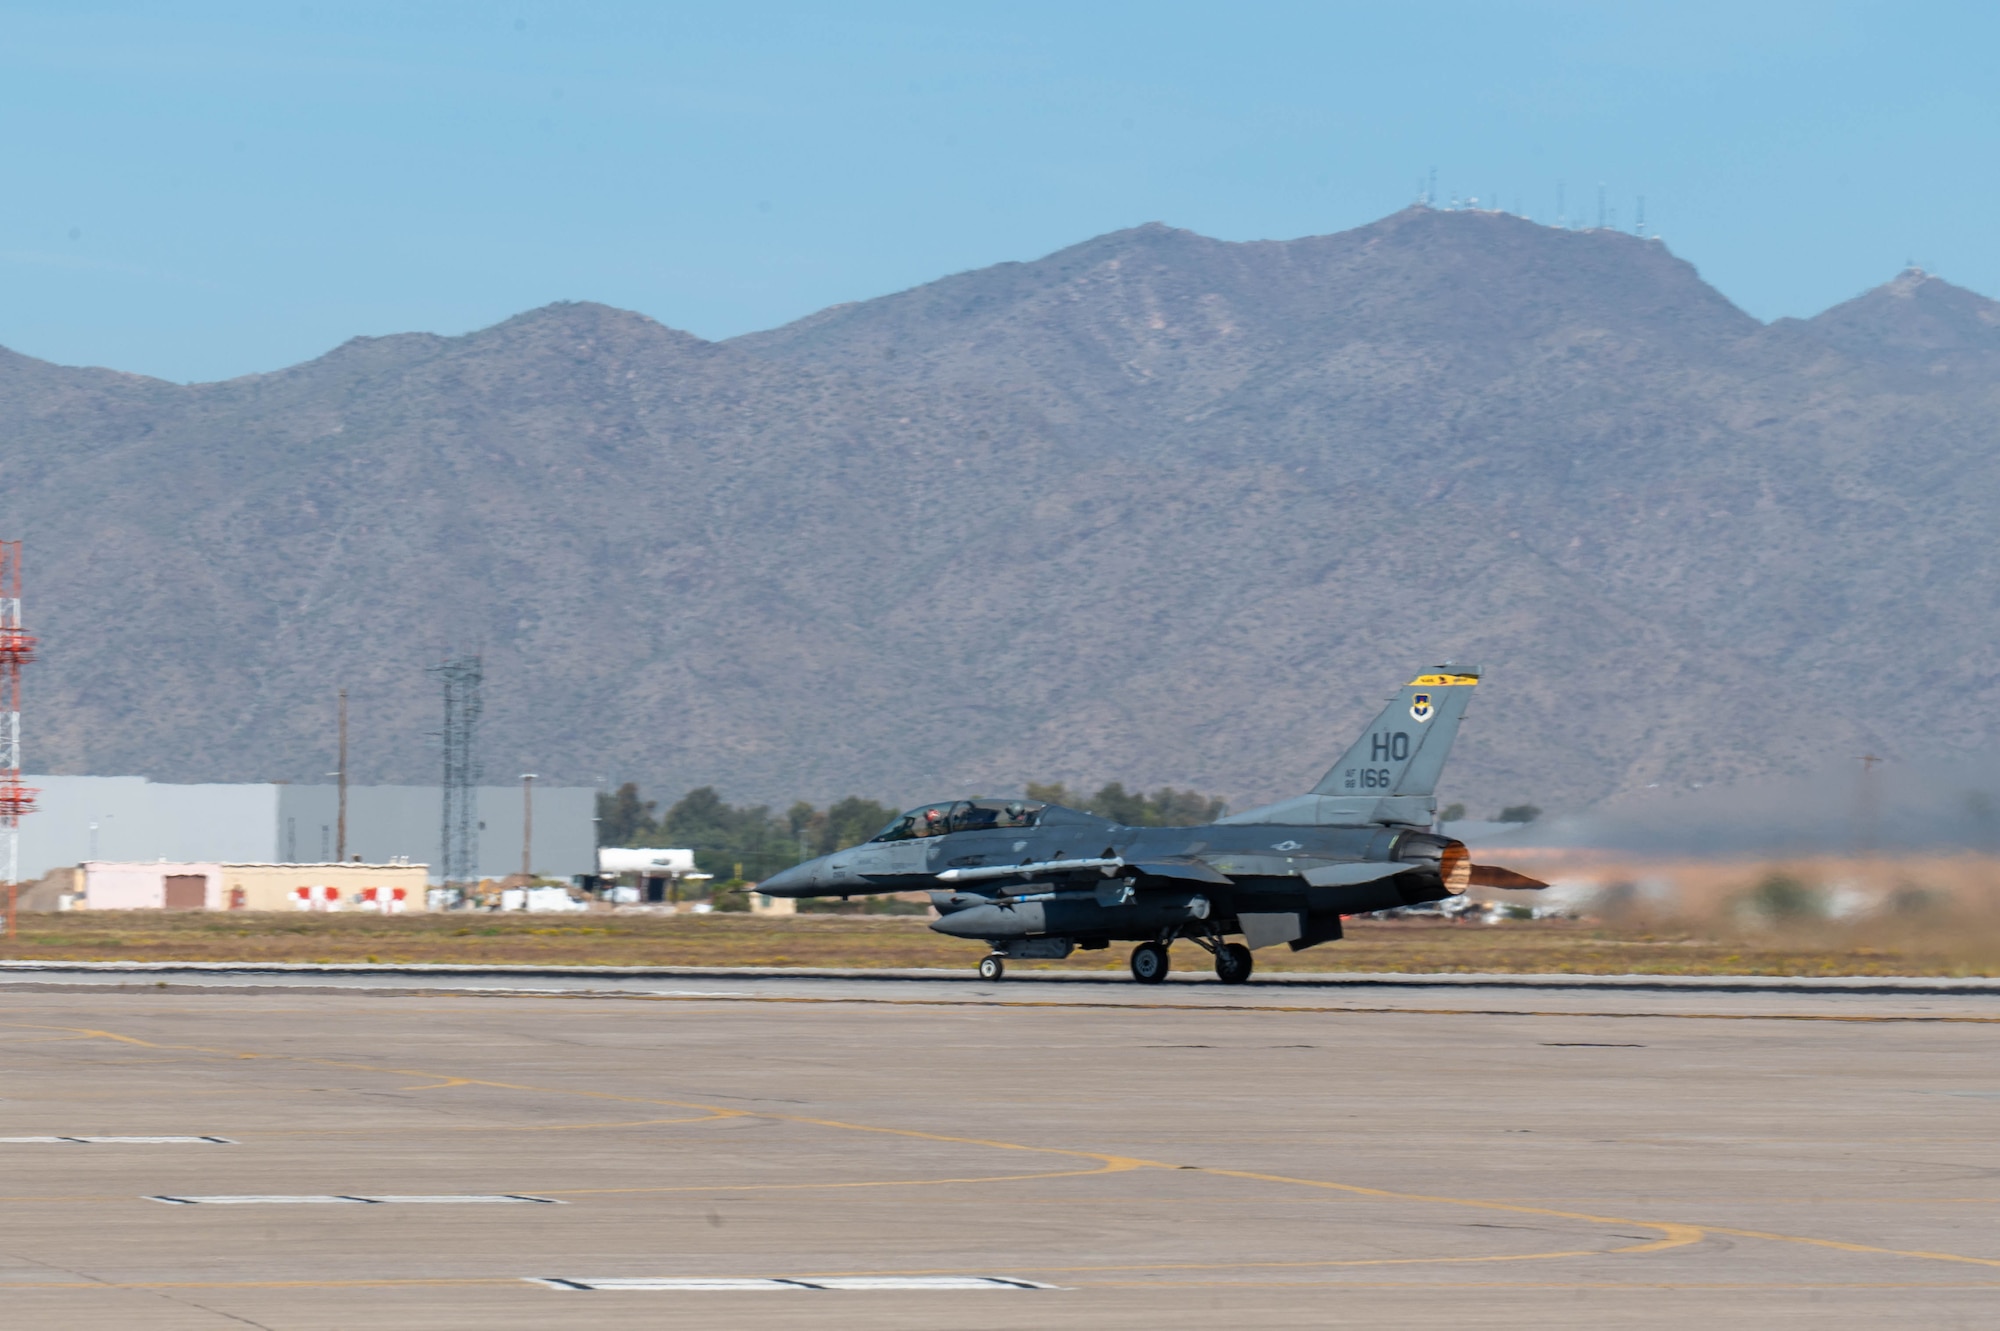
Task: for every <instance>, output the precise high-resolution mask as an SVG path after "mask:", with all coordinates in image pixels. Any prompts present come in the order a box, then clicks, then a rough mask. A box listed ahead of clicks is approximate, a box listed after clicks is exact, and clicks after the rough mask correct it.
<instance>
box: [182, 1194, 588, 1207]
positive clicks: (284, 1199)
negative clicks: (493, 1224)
mask: <svg viewBox="0 0 2000 1331" xmlns="http://www.w3.org/2000/svg"><path fill="white" fill-rule="evenodd" d="M145 1200H147V1201H149V1202H167V1203H169V1204H171V1205H174V1206H317V1205H325V1204H332V1203H340V1202H352V1203H356V1204H358V1205H362V1206H370V1205H374V1206H477V1205H481V1204H485V1203H493V1202H528V1203H531V1204H534V1205H540V1206H566V1205H568V1203H566V1202H559V1201H557V1200H556V1199H555V1198H553V1197H529V1196H525V1195H523V1194H519V1193H512V1192H498V1193H467V1194H463V1195H446V1196H438V1197H419V1196H408V1195H397V1194H391V1193H378V1194H374V1195H371V1196H362V1195H361V1194H359V1193H342V1194H340V1195H337V1196H336V1195H331V1194H328V1195H312V1194H306V1195H303V1196H280V1195H278V1194H275V1193H270V1194H265V1193H245V1194H241V1195H230V1196H220V1197H148V1198H146V1199H145Z"/></svg>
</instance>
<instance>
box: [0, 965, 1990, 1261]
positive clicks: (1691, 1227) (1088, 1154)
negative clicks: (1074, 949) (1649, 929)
mask: <svg viewBox="0 0 2000 1331" xmlns="http://www.w3.org/2000/svg"><path fill="white" fill-rule="evenodd" d="M762 1001H768V1000H762ZM780 1001H782V1000H780ZM814 1001H819V1000H814ZM868 1001H873V1002H909V1001H910V1000H868ZM1034 1006H1071V1005H1069V1004H1046V1005H1044V1004H1035V1005H1034ZM1092 1006H1118V1005H1116V1004H1102V1005H1092ZM1188 1006H1195V1007H1198V1008H1200V1007H1202V1006H1203V1005H1188ZM1252 1010H1257V1009H1252ZM1266 1010H1268V1009H1266ZM1314 1010H1316V1011H1317V1010H1321V1009H1314ZM1384 1010H1385V1011H1392V1012H1405V1011H1415V1009H1407V1008H1392V1009H1384ZM1505 1015H1509V1016H1521V1015H1550V1016H1576V1015H1580V1014H1576V1013H1548V1014H1524V1013H1519V1012H1510V1013H1507V1014H1505ZM1581 1015H1603V1014H1581ZM1631 1015H1640V1014H1631ZM1647 1015H1652V1014H1647ZM1745 1019H1753V1018H1749V1017H1748V1016H1747V1015H1746V1017H1745ZM1826 1020H1845V1018H1826ZM1875 1020H1884V1019H1881V1018H1877V1019H1875ZM1887 1020H1894V1019H1893V1018H1890V1019H1887ZM1937 1020H1951V1019H1949V1018H1939V1019H1937ZM1963 1020H1974V1021H1989V1020H2000V1019H1993V1018H1968V1019H1963ZM0 1028H11V1029H17V1030H41V1031H61V1032H67V1033H69V1034H71V1035H75V1036H80V1037H84V1038H89V1039H100V1040H108V1041H112V1042H114V1043H117V1044H122V1045H127V1046H131V1047H134V1048H141V1049H155V1050H160V1051H163V1052H180V1053H196V1054H204V1055H208V1056H210V1057H215V1058H228V1059H271V1060H275V1061H280V1062H289V1063H297V1064H304V1065H310V1066H315V1067H325V1068H338V1069H342V1070H345V1071H353V1072H366V1073H370V1074H374V1075H384V1076H398V1077H418V1078H431V1079H434V1080H436V1081H438V1082H440V1083H447V1084H453V1085H463V1086H478V1087H484V1088H487V1089H490V1090H507V1091H519V1092H522V1093H525V1094H536V1095H563V1096H574V1097H580V1098H584V1099H593V1100H608V1101H615V1102H620V1103H626V1104H650V1105H661V1106H665V1107H669V1108H674V1109H688V1110H697V1111H701V1112H703V1113H705V1114H707V1115H708V1116H710V1117H712V1118H716V1119H728V1118H753V1119H764V1120H766V1121H772V1122H779V1123H796V1124H800V1125H804V1126H810V1127H819V1128H826V1129H830V1130H834V1131H841V1132H860V1133H868V1134H872V1135H880V1136H887V1137H899V1138H902V1139H904V1140H912V1141H931V1142H941V1143H946V1144H949V1145H954V1146H981V1147H986V1148H988V1149H990V1150H999V1151H1018V1152H1025V1153H1028V1154H1036V1155H1056V1156H1066V1157H1068V1158H1071V1159H1081V1160H1095V1161H1097V1162H1098V1164H1099V1166H1100V1168H1098V1169H1093V1170H1083V1171H1075V1172H1076V1173H1082V1174H1106V1173H1120V1172H1124V1171H1126V1170H1135V1169H1161V1170H1178V1169H1180V1168H1181V1166H1180V1165H1178V1164H1174V1163H1171V1162H1167V1161H1161V1160H1149V1159H1145V1158H1144V1157H1140V1156H1127V1155H1119V1154H1115V1153H1111V1152H1105V1151H1089V1150H1080V1149H1076V1148H1073V1147H1061V1146H1034V1145H1029V1144H1026V1143H1022V1142H1007V1141H998V1140H995V1139H991V1138H984V1137H964V1136H956V1135H953V1134H949V1133H941V1132H928V1131H925V1130H923V1129H920V1128H897V1127H887V1126H883V1125H880V1124H873V1123H852V1122H848V1121H845V1120H842V1119H831V1118H816V1117H812V1116H809V1115H804V1114H779V1113H773V1112H771V1111H768V1110H747V1109H732V1108H730V1107H728V1106H726V1105H711V1104H703V1103H700V1102H698V1101H687V1100H669V1099H664V1098H661V1097H655V1096H638V1095H621V1094H617V1093H615V1092H610V1091H592V1090H583V1089H578V1088H571V1087H560V1086H533V1085H526V1084H523V1083H519V1082H503V1081H492V1080H487V1079H484V1078H477V1077H458V1076H455V1075H454V1074H450V1073H439V1072H435V1071H429V1070H426V1069H420V1068H399V1067H386V1066H381V1065H377V1064H371V1063H356V1062H350V1061H346V1060H340V1059H327V1058H314V1057H311V1056H309V1055H304V1054H271V1053H262V1052H257V1051H245V1050H233V1049H217V1048H213V1047H210V1046H205V1045H183V1044H166V1043H161V1042H158V1041H153V1040H146V1039H143V1038H141V1037H139V1036H134V1035H121V1034H119V1033H118V1032H116V1031H107V1030H101V1029H98V1028H96V1027H88V1026H55V1025H47V1024H42V1023H29V1022H5V1023H0ZM1200 1170H1201V1172H1203V1173H1208V1174H1213V1175H1217V1176H1219V1177H1223V1178H1240V1179H1245V1180H1250V1181H1255V1182H1261V1183H1272V1184H1279V1185H1284V1186H1289V1187H1300V1188H1315V1189H1323V1190H1326V1191H1332V1192H1340V1193H1345V1194H1348V1195H1350V1196H1355V1197H1366V1198H1370V1199H1373V1200H1377V1201H1398V1202H1409V1203H1415V1204H1419V1205H1431V1206H1455V1207H1467V1208H1472V1209H1475V1210H1482V1211H1497V1212H1504V1213H1508V1214H1513V1215H1535V1216H1545V1217H1549V1218H1552V1219H1561V1220H1574V1221H1580V1222H1583V1223H1586V1224H1592V1225H1606V1226H1612V1227H1616V1228H1633V1229H1648V1230H1654V1231H1657V1232H1658V1233H1659V1234H1660V1238H1658V1239H1656V1240H1653V1241H1651V1242H1647V1243H1641V1244H1637V1245H1632V1246H1628V1247H1623V1248H1612V1249H1607V1250H1596V1251H1592V1252H1591V1253H1590V1254H1589V1255H1592V1256H1610V1255H1625V1256H1635V1255H1639V1254H1642V1253H1654V1252H1663V1251H1667V1250H1670V1249H1675V1248H1684V1247H1688V1246H1691V1245H1694V1244H1697V1243H1700V1242H1701V1241H1702V1240H1703V1239H1704V1238H1706V1237H1707V1236H1708V1235H1711V1234H1718V1235H1727V1236H1730V1237H1732V1238H1748V1239H1759V1240H1762V1241H1765V1242H1770V1243H1791V1244H1800V1245H1804V1246H1807V1247H1814V1248H1825V1249H1830V1250H1833V1251H1837V1252H1849V1253H1861V1254H1867V1255H1870V1256H1881V1257H1899V1258H1906V1259H1911V1260H1918V1261H1934V1262H1950V1263H1957V1264H1963V1265H1969V1266H1981V1267H1991V1268H2000V1258H1992V1257H1973V1256H1970V1255H1967V1254H1962V1253H1947V1252H1934V1251H1929V1250H1923V1249H1907V1248H1888V1247H1881V1246H1878V1245H1874V1244H1867V1243H1850V1242H1846V1241H1844V1240H1839V1239H1824V1238H1817V1237H1814V1236H1810V1235H1799V1234H1780V1233H1775V1232H1772V1231H1768V1230H1755V1229H1741V1228H1735V1227H1731V1226H1724V1225H1711V1224H1691V1223H1687V1222H1682V1221H1669V1220H1641V1219H1637V1218H1633V1217H1625V1216H1605V1215H1596V1214H1593V1213H1590V1212H1584V1211H1568V1210H1560V1209H1557V1208H1553V1207H1544V1206H1529V1205H1524V1204H1521V1203H1518V1202H1503V1201H1493V1200H1487V1199H1484V1198H1477V1197H1448V1196H1443V1195H1436V1194H1427V1193H1413V1192H1400V1191H1397V1190H1394V1189H1389V1188H1373V1187H1367V1186H1365V1185H1362V1184H1358V1183H1338V1182H1334V1181H1331V1180H1326V1179H1307V1178H1296V1177H1293V1176H1291V1175H1286V1174H1268V1173H1262V1172H1258V1171H1254V1170H1237V1169H1220V1168H1210V1167H1207V1166H1202V1167H1200ZM919 1182H921V1181H919ZM1565 1255H1566V1254H1565ZM1383 1260H1411V1261H1417V1260H1429V1259H1383ZM1313 1264H1314V1265H1324V1263H1313ZM1149 1269H1155V1268H1149Z"/></svg>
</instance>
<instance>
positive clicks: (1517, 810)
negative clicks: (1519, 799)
mask: <svg viewBox="0 0 2000 1331" xmlns="http://www.w3.org/2000/svg"><path fill="white" fill-rule="evenodd" d="M1541 816H1542V811H1541V810H1540V809H1538V808H1536V807H1535V806H1534V805H1532V804H1509V805H1508V806H1507V807H1506V808H1504V809H1502V810H1500V812H1499V813H1497V814H1495V815H1494V817H1493V821H1494V822H1496V823H1532V822H1534V821H1535V819H1537V818H1539V817H1541Z"/></svg>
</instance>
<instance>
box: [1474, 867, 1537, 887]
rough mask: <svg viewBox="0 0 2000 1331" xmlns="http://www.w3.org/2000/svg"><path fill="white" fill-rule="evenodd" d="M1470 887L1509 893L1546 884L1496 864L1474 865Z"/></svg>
mask: <svg viewBox="0 0 2000 1331" xmlns="http://www.w3.org/2000/svg"><path fill="white" fill-rule="evenodd" d="M1472 886H1474V887H1497V888H1501V889H1503V890H1505V891H1510V892H1525V891H1530V890H1533V889H1536V888H1543V887H1547V886H1548V884H1547V883H1545V882H1543V881H1542V880H1541V879H1539V878H1530V877H1528V875H1526V874H1524V873H1515V872H1514V871H1513V870H1512V869H1503V868H1501V867H1500V866H1499V865H1497V864H1475V865H1473V866H1472Z"/></svg>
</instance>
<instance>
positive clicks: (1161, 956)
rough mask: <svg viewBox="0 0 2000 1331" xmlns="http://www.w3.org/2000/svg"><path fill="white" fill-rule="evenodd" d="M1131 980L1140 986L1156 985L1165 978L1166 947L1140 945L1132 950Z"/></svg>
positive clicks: (1156, 944) (1149, 944)
mask: <svg viewBox="0 0 2000 1331" xmlns="http://www.w3.org/2000/svg"><path fill="white" fill-rule="evenodd" d="M1132 978H1133V979H1135V980H1137V981H1138V982H1139V983H1140V984H1158V983H1160V982H1161V981H1162V980H1164V979H1166V978H1167V945H1166V944H1165V943H1141V944H1139V946H1137V947H1135V948H1133V949H1132Z"/></svg>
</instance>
